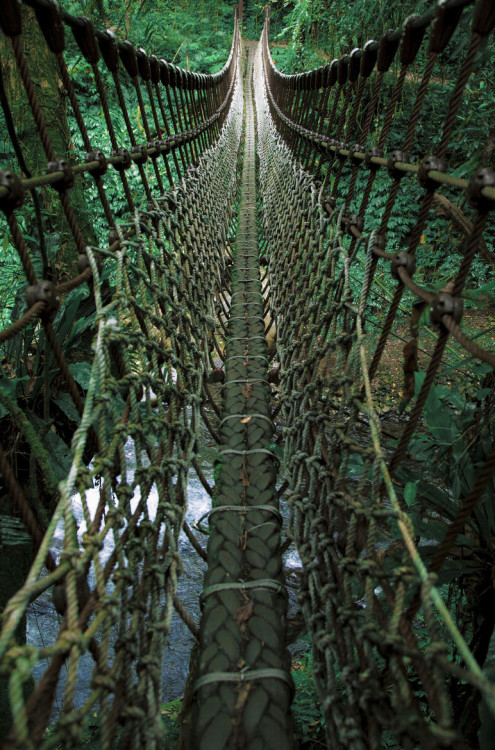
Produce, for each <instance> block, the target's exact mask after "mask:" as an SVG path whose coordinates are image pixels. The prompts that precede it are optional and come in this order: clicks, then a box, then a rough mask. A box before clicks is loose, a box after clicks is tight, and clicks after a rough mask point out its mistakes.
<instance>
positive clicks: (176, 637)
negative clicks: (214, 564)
mask: <svg viewBox="0 0 495 750" xmlns="http://www.w3.org/2000/svg"><path fill="white" fill-rule="evenodd" d="M209 416H210V417H214V415H209ZM217 451H218V448H217V446H216V444H213V443H212V441H211V436H210V434H209V432H208V430H207V429H206V427H205V426H204V425H203V423H201V435H200V453H199V456H198V462H199V465H200V467H201V469H202V471H203V473H204V475H205V477H206V478H207V480H208V482H209V484H210V485H213V484H214V480H213V461H214V459H215V457H216V455H217ZM125 452H126V459H127V461H128V464H127V465H128V467H129V468H134V463H133V461H134V445H133V441H132V440H129V441H128V442H127V444H126V446H125ZM98 497H99V490H98V488H95V489H94V490H90V491H88V492H87V502H88V505H89V507H90V511H91V513H92V514H93V513H94V510H95V508H96V505H97V503H98ZM135 501H136V502H137V498H135ZM157 501H158V495H157V492H156V489H155V488H153V489H152V491H151V492H150V495H149V498H148V509H149V513H150V515H151V516H153V515H154V512H155V511H156V504H157ZM73 507H74V515H75V517H76V520H77V523H78V527H79V538H81V536H82V534H83V532H84V531H85V530H86V525H85V522H84V520H83V514H82V507H81V504H80V500H79V496H75V497H74V500H73ZM210 507H211V500H210V497H209V495H208V493H207V492H206V490H205V489H204V487H203V485H202V484H201V482H200V481H199V479H198V477H197V475H196V473H195V472H194V471H193V470H191V471H190V472H189V482H188V509H187V513H186V520H187V522H188V524H189V525H190V526H192V525H193V524H194V523H195V522H197V521H198V520H199V519H200V518H201V517H202V516H203V515H204V514H205V513H207V512H208V511H209V509H210ZM280 510H281V512H282V515H283V516H284V521H285V523H287V521H288V516H289V511H288V508H287V507H286V505H285V504H284V503H281V508H280ZM197 537H198V538H199V541H200V542H201V543H202V545H203V546H206V537H202V535H201V534H199V535H198V534H197ZM201 537H202V538H201ZM62 546H63V529H62V528H60V529H58V530H57V533H56V536H55V538H54V543H53V546H52V550H53V552H54V553H55V555H56V556H57V557H58V555H59V554H60V552H61V551H62ZM112 550H113V542H112V539H111V538H110V537H107V539H106V540H105V545H104V547H103V550H102V553H101V558H100V559H101V561H102V562H103V563H104V562H105V561H106V559H108V557H109V555H110V554H111V552H112ZM179 552H180V554H181V558H182V565H183V572H182V575H181V576H180V578H179V581H178V590H177V594H178V597H179V599H180V600H181V602H182V603H183V605H184V606H185V608H186V609H187V611H188V612H189V614H190V615H191V616H192V617H193V619H194V621H195V622H196V623H199V617H200V608H199V597H200V594H201V590H202V587H203V576H204V573H205V570H206V563H205V562H204V561H203V560H202V559H201V558H200V557H199V555H198V554H197V553H196V552H195V551H194V550H193V549H192V547H191V545H190V543H189V541H188V540H187V538H186V536H185V534H184V532H182V533H181V536H180V540H179ZM286 565H287V566H288V567H289V568H295V567H298V566H299V565H300V562H299V558H298V556H297V553H295V552H289V553H288V555H286ZM90 585H91V586H92V587H93V586H94V580H90ZM289 595H290V598H291V599H293V598H294V597H293V591H292V589H289ZM292 604H294V601H292ZM61 620H62V618H61V617H60V616H59V615H58V614H57V612H56V610H55V607H54V605H53V602H52V598H51V590H49V591H48V592H47V594H46V595H45V596H41V597H39V598H38V599H37V600H36V601H35V602H33V604H32V605H31V606H30V608H29V610H28V620H27V641H28V643H30V644H32V645H33V646H35V647H36V648H37V649H44V648H47V647H48V646H50V645H52V644H53V643H55V641H56V639H57V634H58V631H59V628H60V624H61ZM193 640H194V639H193V636H192V635H191V633H190V631H189V630H188V628H187V627H186V625H185V624H184V623H183V622H182V620H181V619H180V617H179V616H178V615H177V613H176V612H175V611H174V614H173V618H172V624H171V627H170V632H169V635H168V637H167V645H166V648H165V654H164V660H163V671H162V675H163V701H164V702H168V701H170V700H174V699H175V698H178V697H179V696H181V695H182V694H183V691H184V687H185V683H186V678H187V672H188V667H189V652H190V649H191V646H192V644H193ZM47 664H48V661H47V660H45V661H41V662H40V663H39V664H38V665H37V666H36V668H35V669H34V678H35V681H38V680H39V679H40V678H41V676H42V675H43V672H44V670H45V669H46V667H47ZM93 665H94V663H93V659H92V657H91V656H90V655H89V654H85V655H84V656H83V657H82V658H81V660H80V666H79V679H78V690H77V694H76V707H77V706H79V705H81V704H82V703H83V702H84V701H85V700H86V699H87V698H88V696H89V695H90V692H91V676H92V672H93ZM65 675H66V671H65V667H64V671H63V672H62V678H61V680H60V682H59V686H58V691H57V700H56V702H55V707H54V708H55V712H57V713H58V712H60V711H61V708H62V696H63V688H64V684H65Z"/></svg>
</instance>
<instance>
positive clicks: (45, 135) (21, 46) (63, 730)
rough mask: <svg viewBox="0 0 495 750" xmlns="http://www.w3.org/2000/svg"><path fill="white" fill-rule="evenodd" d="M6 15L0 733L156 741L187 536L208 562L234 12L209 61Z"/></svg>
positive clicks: (187, 616)
mask: <svg viewBox="0 0 495 750" xmlns="http://www.w3.org/2000/svg"><path fill="white" fill-rule="evenodd" d="M33 23H34V25H35V27H36V29H37V33H38V36H39V39H40V40H41V41H39V42H38V43H40V44H43V45H45V47H44V49H45V51H46V48H48V50H49V54H51V55H52V59H53V60H54V63H55V70H56V71H57V75H58V76H59V78H60V82H61V83H62V85H63V88H64V91H65V94H66V97H67V115H68V117H69V118H70V122H71V126H72V127H73V128H74V130H75V131H76V132H77V134H78V141H75V143H76V145H74V144H72V148H70V146H69V144H68V143H65V144H64V148H65V149H67V150H68V151H69V153H70V158H68V157H67V155H66V152H64V153H59V152H56V150H55V146H54V141H53V134H52V128H53V125H52V114H51V112H49V111H46V110H44V108H43V102H42V100H41V99H40V97H39V95H38V87H37V80H36V77H35V75H33V74H32V70H31V69H32V66H33V64H34V63H33V50H32V49H30V48H29V47H28V48H27V49H26V48H25V45H26V44H28V41H27V35H25V34H24V31H23V29H24V26H25V25H26V24H27V25H29V28H30V29H32V24H33ZM0 27H1V29H2V32H3V34H4V35H5V37H4V38H2V40H1V41H2V48H1V49H2V70H3V71H5V70H6V68H7V67H9V66H10V67H9V69H10V70H12V69H15V70H16V74H15V79H16V80H17V82H18V83H17V85H18V86H19V94H18V96H19V99H16V100H15V101H12V100H11V99H9V96H10V95H11V92H10V91H9V87H8V86H7V81H6V79H5V77H1V78H0V95H1V96H0V98H1V105H2V110H3V117H4V121H5V124H6V127H7V131H8V134H9V138H10V140H11V143H12V146H13V150H14V154H15V158H16V159H17V165H18V168H15V167H14V165H12V167H11V168H10V169H6V170H2V171H0V208H1V210H2V212H3V215H4V220H3V224H2V230H5V232H8V236H9V241H10V243H11V244H12V246H13V247H14V248H15V249H16V251H17V253H18V256H19V268H20V271H19V272H20V273H23V274H24V277H25V281H26V282H27V292H26V297H25V301H24V300H22V297H20V298H18V302H17V301H16V305H15V306H14V311H16V312H18V313H19V314H18V316H17V317H16V318H15V317H14V314H13V316H12V319H11V320H12V322H11V323H10V325H8V326H7V327H6V328H5V329H4V330H3V331H2V332H1V333H0V343H1V345H2V347H3V349H2V356H3V358H4V359H3V361H4V365H5V366H6V372H7V373H8V376H5V375H4V374H3V373H2V377H1V378H0V399H1V401H0V402H1V409H2V410H1V423H2V429H1V438H0V474H1V484H2V493H3V496H2V506H3V507H2V511H1V512H2V513H6V514H7V515H9V514H10V515H12V516H14V517H19V518H20V519H21V520H22V521H23V523H24V525H25V527H26V529H27V531H28V532H29V534H30V537H31V541H32V552H31V550H30V549H29V545H28V547H27V548H26V556H27V561H26V562H28V563H29V564H28V567H29V566H30V570H29V573H28V575H27V578H26V580H25V581H23V580H22V579H21V580H20V581H19V579H17V580H15V579H14V580H13V581H12V583H10V584H8V585H7V584H6V588H7V590H8V588H9V586H10V591H11V594H12V596H11V598H10V601H8V602H6V601H2V607H3V612H2V629H1V633H0V689H1V703H2V707H1V710H0V713H1V717H0V719H1V721H0V723H1V729H0V734H1V737H0V746H1V747H2V748H14V747H15V748H26V750H27V748H34V747H41V746H43V747H76V746H78V745H79V743H80V738H81V732H82V731H83V729H84V727H85V726H86V725H87V722H88V717H90V716H92V714H93V713H94V712H98V715H99V720H98V723H99V730H98V731H99V736H100V742H101V747H102V748H103V747H105V748H110V747H114V746H116V745H115V743H117V744H118V746H120V747H149V748H152V747H159V746H160V747H161V746H162V743H163V736H164V728H163V726H162V722H161V713H160V705H161V702H162V698H161V696H162V668H163V667H162V662H163V655H164V652H165V649H166V646H167V642H168V636H169V633H170V630H171V628H175V629H176V628H177V627H178V624H177V622H176V621H175V620H173V618H174V617H175V615H174V610H175V611H176V613H177V615H178V616H179V617H180V618H181V620H183V621H184V623H185V625H186V626H187V627H188V628H189V630H190V631H191V639H190V640H192V639H193V638H195V637H196V636H197V634H198V629H197V625H196V622H195V620H196V613H191V612H190V611H189V608H188V607H187V606H186V605H185V604H184V602H183V601H182V598H181V595H180V593H179V590H178V577H179V575H180V572H181V567H182V563H181V558H182V556H183V555H185V554H189V552H188V551H187V550H189V551H190V553H191V554H194V555H195V556H196V555H198V554H200V553H201V555H202V556H203V557H204V555H205V553H204V550H203V548H202V545H201V544H200V542H199V540H198V539H197V538H196V535H195V534H194V533H193V531H192V530H191V527H190V524H191V522H192V521H193V520H194V518H190V517H188V516H187V515H186V514H187V485H188V475H189V470H190V468H191V467H192V466H194V465H196V466H197V467H198V472H199V473H200V475H201V467H200V466H199V464H198V461H197V457H198V451H199V449H200V446H199V440H200V435H201V412H203V413H204V414H205V415H206V412H207V410H208V408H212V405H211V404H210V406H208V399H206V401H205V400H204V396H203V394H204V390H205V387H207V386H206V385H205V383H206V374H207V373H208V372H209V371H210V370H211V369H212V355H211V352H212V351H213V350H214V349H215V347H216V346H218V345H219V343H218V340H217V336H218V333H217V331H216V323H215V299H218V298H220V296H221V295H225V294H226V290H228V287H229V280H228V269H229V265H230V255H231V251H230V242H231V238H230V235H231V232H232V226H233V221H234V218H235V210H236V200H237V193H238V179H239V178H238V161H239V153H240V151H239V149H240V137H241V128H242V88H241V86H240V84H239V78H240V67H239V57H240V36H239V26H238V22H237V17H236V20H235V24H234V34H233V40H232V47H231V50H230V54H229V57H228V60H227V62H226V64H225V65H224V67H223V68H222V70H221V71H220V72H218V73H216V74H213V75H205V74H198V73H194V72H190V71H186V70H182V69H181V68H178V67H177V66H175V65H172V64H170V63H168V62H166V61H165V60H161V59H158V58H157V57H156V56H154V55H148V54H147V53H146V51H145V50H144V49H143V48H138V49H135V48H134V46H133V45H132V44H131V43H130V42H128V41H119V40H118V39H117V38H116V37H115V35H114V34H113V33H112V32H111V31H109V30H107V31H98V30H95V28H94V26H93V24H92V22H91V21H90V20H89V19H88V18H86V17H84V16H78V17H75V16H72V15H70V14H68V13H66V12H65V11H63V10H61V9H60V7H59V5H58V3H56V2H54V1H52V0H29V2H26V3H23V4H22V5H21V4H19V3H18V2H17V1H16V0H9V2H5V3H2V5H1V8H0ZM40 32H41V35H40ZM69 34H72V36H73V40H72V41H71V40H70V39H69V38H68V37H69ZM30 38H32V37H30ZM74 45H76V48H77V49H78V51H79V54H80V55H82V57H83V59H84V61H85V62H86V63H87V65H88V69H89V71H90V75H91V81H92V90H91V91H90V92H89V94H88V93H86V96H90V97H91V100H92V101H93V102H95V106H97V107H98V108H99V109H100V111H101V115H102V118H103V121H104V123H105V132H104V133H103V135H102V136H101V141H100V142H99V143H98V144H96V143H94V142H93V140H92V135H91V131H90V129H89V128H88V124H87V122H86V119H85V115H83V110H82V108H81V105H80V100H79V93H78V89H77V86H76V85H75V82H74V78H73V74H72V72H71V70H70V68H69V65H68V63H67V59H66V50H67V48H70V49H71V50H73V49H74ZM4 66H5V67H4ZM22 90H23V91H24V93H22ZM22 96H25V97H26V101H27V112H26V113H25V117H26V118H27V117H28V115H29V116H31V117H32V121H31V122H30V123H27V122H26V121H25V122H24V123H23V124H22V125H23V128H24V129H25V128H28V127H30V128H31V131H32V132H33V133H37V139H38V145H39V147H40V150H41V151H42V154H43V158H44V160H45V164H46V171H45V173H41V174H40V171H43V170H39V168H38V171H36V170H35V168H33V166H32V165H31V163H30V153H29V152H28V151H27V150H26V149H25V146H24V143H23V141H22V139H21V138H19V137H18V131H19V125H18V123H17V122H16V117H18V114H17V112H16V111H15V110H16V105H17V104H18V101H20V99H21V97H22ZM96 103H97V104H96ZM131 107H132V108H133V111H134V112H135V110H136V107H137V109H138V113H139V117H140V123H141V128H140V132H142V133H143V134H144V141H143V142H140V141H138V137H137V135H136V132H137V131H136V130H135V125H134V124H133V123H132V122H131ZM103 141H106V145H105V144H104V143H103ZM77 143H81V144H82V146H81V150H78V148H77ZM112 172H113V174H112ZM84 175H85V176H86V178H89V180H90V181H91V185H92V187H89V186H88V182H86V183H85V191H86V193H87V198H88V200H91V201H94V203H95V213H97V212H98V211H100V212H101V216H102V217H103V219H102V221H103V226H104V228H103V230H102V229H101V222H100V226H99V228H97V229H95V231H94V232H93V236H92V239H91V240H89V239H88V237H87V236H86V234H85V233H84V230H83V229H82V225H81V222H80V215H79V208H78V205H77V201H76V200H75V199H74V198H73V195H74V193H73V191H74V190H75V187H76V186H77V184H78V180H81V178H82V177H83V176H84ZM47 191H51V192H47ZM121 198H123V200H122V199H121ZM33 209H34V210H33ZM56 212H58V214H59V215H60V217H62V219H61V221H65V224H64V231H65V233H66V241H67V244H68V246H69V248H70V252H71V253H72V258H73V259H74V260H73V261H72V265H71V266H70V267H66V268H62V269H60V268H57V264H56V263H54V262H53V260H52V259H50V257H49V256H48V255H47V247H48V246H49V243H50V242H51V241H52V240H53V229H52V228H51V227H50V225H49V222H48V221H47V216H48V215H52V216H53V214H54V213H56ZM30 235H35V238H36V240H35V242H33V241H32V238H31V239H30ZM40 255H41V263H40ZM40 269H41V270H40ZM71 269H72V270H73V272H71ZM84 332H86V335H84ZM27 380H29V383H30V384H29V386H27V385H26V381H27ZM212 398H213V395H212ZM213 406H216V404H215V403H213ZM210 419H211V416H210ZM213 422H214V420H213ZM2 518H3V516H1V517H0V533H1V528H3V522H2ZM182 530H184V532H185V536H181V532H182ZM1 538H2V550H7V547H5V548H4V547H3V540H4V537H3V535H2V537H1ZM186 548H187V549H186ZM7 552H8V551H7ZM2 592H3V593H2V595H3V596H4V595H5V587H4V588H2ZM50 599H52V601H53V604H51V603H50ZM39 601H41V602H43V606H45V607H47V608H48V609H50V607H54V608H55V610H56V612H57V613H58V616H59V620H58V624H55V626H54V632H53V633H50V632H46V633H43V634H42V635H41V641H42V642H41V644H40V643H38V644H35V643H33V642H32V641H31V642H29V641H28V642H27V643H26V637H25V618H26V615H28V616H29V612H30V606H31V603H32V602H39ZM55 620H56V616H55ZM173 622H174V623H175V624H174V625H172V623H173ZM23 623H24V624H23ZM88 658H89V659H90V660H91V659H92V662H93V664H92V665H91V663H90V662H88ZM85 659H86V662H85V661H84V660H85ZM88 664H89V666H88ZM84 670H86V672H87V673H88V674H89V675H91V677H90V678H89V679H87V678H86V679H84V678H83V672H84ZM33 675H35V678H36V679H35V683H33ZM55 706H58V709H59V710H58V711H55V712H54V707H55ZM9 726H10V728H9Z"/></svg>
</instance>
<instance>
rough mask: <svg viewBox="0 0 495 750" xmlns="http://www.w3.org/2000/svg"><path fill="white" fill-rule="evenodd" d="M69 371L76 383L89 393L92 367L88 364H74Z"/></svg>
mask: <svg viewBox="0 0 495 750" xmlns="http://www.w3.org/2000/svg"><path fill="white" fill-rule="evenodd" d="M69 370H70V371H71V374H72V377H73V378H74V380H75V381H76V383H79V385H80V386H81V388H82V389H83V390H84V391H87V390H88V388H89V381H90V379H91V365H90V364H89V363H88V362H74V363H73V364H72V365H69Z"/></svg>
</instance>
